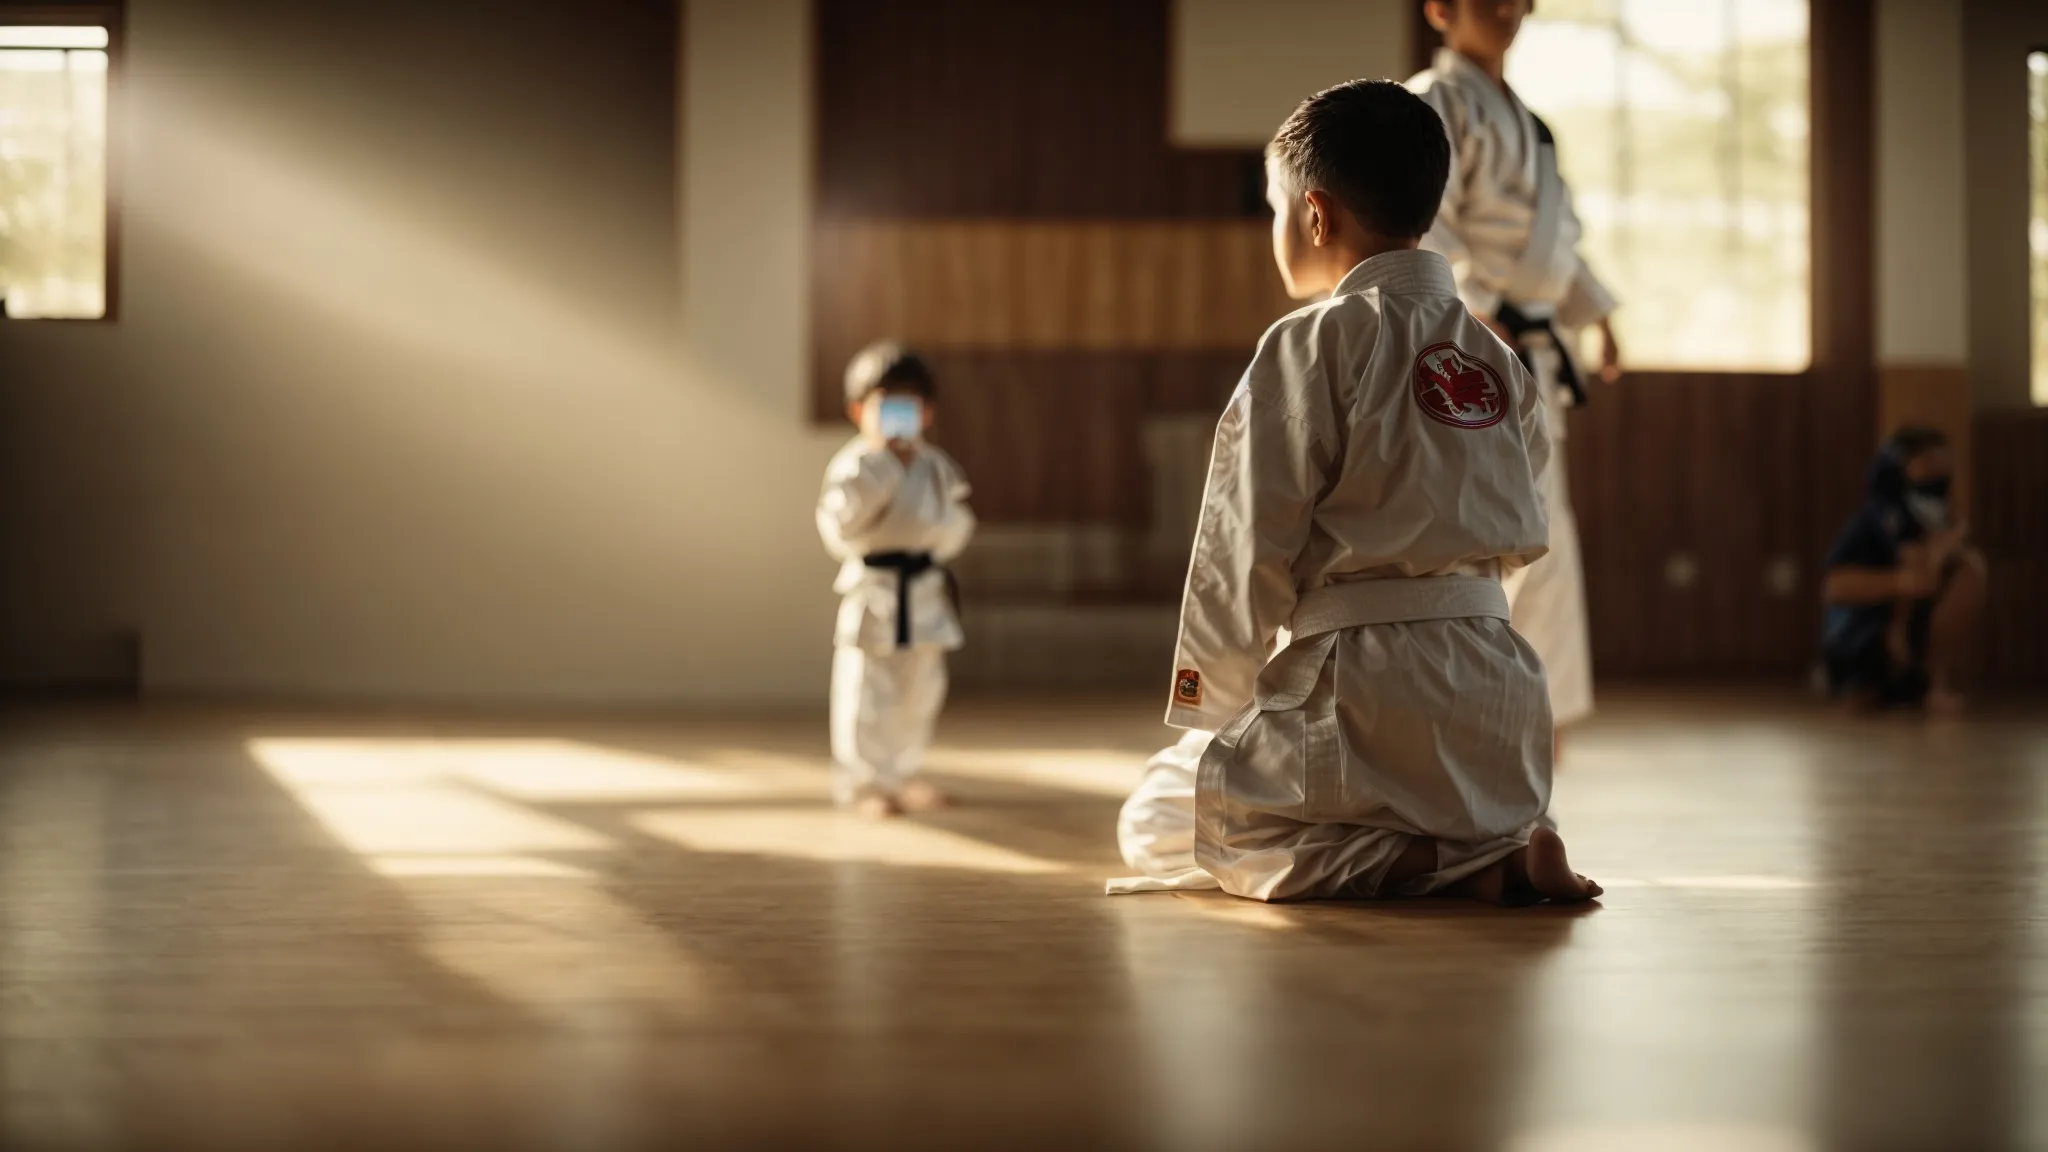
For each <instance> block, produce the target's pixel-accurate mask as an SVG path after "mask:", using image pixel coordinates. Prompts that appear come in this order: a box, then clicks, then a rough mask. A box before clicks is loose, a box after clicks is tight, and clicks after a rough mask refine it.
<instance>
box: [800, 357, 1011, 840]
mask: <svg viewBox="0 0 2048 1152" xmlns="http://www.w3.org/2000/svg"><path fill="white" fill-rule="evenodd" d="M937 392H938V387H937V384H936V382H935V381H934V380H933V378H932V373H931V369H929V368H927V367H926V366H925V363H924V361H922V360H920V359H918V358H917V357H916V356H914V355H912V354H911V353H909V352H907V351H905V350H904V349H903V348H901V347H899V346H897V345H895V344H889V343H881V344H875V345H872V346H870V347H868V348H867V349H865V350H863V351H862V352H861V353H860V354H859V355H858V356H855V357H854V358H853V362H852V363H851V364H849V365H847V368H846V415H847V418H848V419H850V420H852V421H853V422H854V424H855V425H856V426H857V427H859V429H860V435H859V436H857V437H855V438H854V440H853V442H852V443H850V444H848V445H847V446H846V447H845V448H843V449H841V450H840V451H839V453H838V455H836V456H834V457H832V462H831V463H830V464H829V465H827V466H826V468H825V484H824V489H823V491H822V492H820V493H819V495H818V535H819V536H821V537H823V538H824V541H825V550H826V551H827V552H830V553H831V554H832V558H833V559H835V560H838V561H839V562H840V569H839V579H838V580H837V581H836V582H835V583H834V584H833V589H834V590H835V591H837V592H839V593H841V594H842V596H843V599H842V600H841V602H840V605H839V624H838V628H837V631H836V632H835V634H834V637H833V643H834V645H835V651H834V653H833V657H832V721H831V723H832V759H833V765H834V777H833V794H834V797H835V799H836V800H837V801H838V802H839V804H840V805H841V806H844V807H851V808H854V809H856V810H858V811H860V812H861V813H862V814H864V815H868V816H876V817H881V816H893V815H896V814H897V813H899V812H903V811H906V810H911V811H915V810H921V809H928V808H936V807H940V806H943V805H944V804H945V803H946V798H945V796H944V795H943V794H942V793H941V792H939V790H938V789H937V788H935V787H933V786H932V784H931V783H930V782H929V781H926V780H923V779H921V778H920V777H919V776H918V768H919V767H920V765H921V764H922V763H923V760H924V753H925V748H926V747H927V746H928V745H929V744H930V743H931V738H932V726H933V724H934V723H935V722H936V721H937V720H938V715H939V709H940V708H941V707H942V706H943V705H944V704H945V702H946V653H947V652H949V651H952V650H954V649H957V648H959V647H960V644H961V633H960V618H959V614H958V611H957V608H956V605H955V597H954V595H953V592H952V587H953V585H952V578H951V575H950V574H949V573H947V571H946V570H945V568H944V567H943V566H944V565H945V564H946V563H947V562H948V561H950V560H952V559H953V558H954V557H956V556H958V555H959V554H960V553H961V551H962V550H964V549H965V548H966V547H967V541H968V538H969V537H971V536H973V534H974V514H973V513H972V512H970V511H968V508H967V496H968V487H967V479H966V477H965V476H964V475H963V474H962V473H961V471H960V466H959V465H958V464H956V463H954V462H953V458H952V457H950V456H948V455H946V454H945V453H944V452H941V451H940V450H939V449H937V448H936V447H934V446H932V445H931V444H929V443H927V442H926V441H925V440H924V437H923V432H924V430H925V429H926V428H928V427H930V425H931V421H932V411H933V402H934V400H935V399H936V396H937Z"/></svg>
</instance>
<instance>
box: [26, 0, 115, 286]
mask: <svg viewBox="0 0 2048 1152" xmlns="http://www.w3.org/2000/svg"><path fill="white" fill-rule="evenodd" d="M109 40H110V37H109V33H108V29H107V28H105V27H98V26H91V25H75V24H66V25H17V24H9V23H7V22H6V9H5V8H4V7H0V303H4V305H5V307H6V309H7V315H8V316H9V317H12V318H15V319H28V318H38V319H98V318H100V317H104V316H105V315H107V303H108V291H107V286H108V285H107V282H108V276H107V268H108V260H107V257H108V243H107V241H108V235H107V234H108V226H107V225H108V217H107V56H108V47H109Z"/></svg>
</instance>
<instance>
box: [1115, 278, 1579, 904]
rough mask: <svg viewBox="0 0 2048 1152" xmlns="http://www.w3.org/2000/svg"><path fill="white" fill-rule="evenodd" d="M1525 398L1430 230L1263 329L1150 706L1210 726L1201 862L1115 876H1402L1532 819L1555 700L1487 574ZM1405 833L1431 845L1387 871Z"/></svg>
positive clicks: (1528, 422) (1222, 441)
mask: <svg viewBox="0 0 2048 1152" xmlns="http://www.w3.org/2000/svg"><path fill="white" fill-rule="evenodd" d="M1544 423H1545V421H1544V415H1543V404H1542V401H1541V398H1540V397H1539V396H1538V395H1537V393H1536V390H1535V388H1534V385H1533V382H1532V381H1531V380H1530V378H1529V375H1528V373H1527V372H1526V371H1525V370H1524V369H1523V368H1522V367H1521V365H1520V363H1519V362H1517V361H1516V360H1515V359H1514V356H1513V354H1512V353H1511V352H1510V351H1509V350H1508V349H1507V348H1506V347H1504V346H1503V345H1502V344H1501V343H1500V341H1499V340H1497V339H1495V338H1494V336H1493V335H1492V333H1490V332H1489V331H1487V329H1486V328H1485V327H1484V326H1483V325H1481V324H1480V323H1479V321H1478V320H1476V319H1474V318H1473V316H1472V314H1471V313H1470V312H1469V311H1468V310H1467V309H1466V307H1465V305H1464V304H1463V303H1462V302H1461V301H1460V300H1459V299H1458V295H1457V285H1456V282H1455V281H1454V280H1453V278H1452V275H1451V269H1450V266H1449V265H1448V264H1447V263H1445V261H1444V259H1443V257H1441V256H1438V255H1436V254H1435V253H1431V252H1392V253H1387V254H1384V255H1381V256H1375V257H1373V258H1372V259H1370V260H1367V261H1365V262H1364V263H1362V264H1360V265H1359V266H1358V267H1356V268H1354V269H1352V270H1351V272H1350V274H1349V275H1347V276H1346V277H1345V278H1344V280H1343V282H1342V283H1341V284H1340V285H1339V286H1338V288H1337V291H1336V293H1335V294H1334V295H1333V296H1332V297H1331V298H1330V299H1329V300H1327V301H1324V302H1322V303H1320V304H1315V305H1312V306H1310V307H1307V308H1304V309H1301V310H1300V311H1298V312H1295V313H1293V314H1292V315H1290V316H1288V317H1286V318H1285V319H1282V320H1281V321H1280V322H1279V323H1277V324H1275V325H1274V326H1273V327H1272V328H1271V329H1270V330H1268V331H1267V333H1266V335H1265V336H1264V337H1263V338H1262V339H1261V340H1260V342H1259V349H1258V352H1257V354H1256V355H1255V356H1254V358H1253V360H1252V364H1251V367H1250V368H1249V369H1247V370H1246V372H1245V376H1244V379H1243V381H1242V382H1240V383H1239V385H1238V388H1237V391H1236V392H1235V393H1234V394H1233V395H1232V397H1231V400H1230V403H1229V405H1228V407H1226V408H1225V410H1224V413H1223V418H1222V420H1221V421H1220V422H1219V424H1218V425H1217V429H1216V445H1215V450H1214V454H1213V456H1212V457H1211V460H1210V466H1209V481H1208V488H1207V491H1206V493H1205V495H1204V497H1203V501H1202V518H1201V524H1200V527H1199V529H1198V530H1197V534H1196V538H1195V548H1194V555H1193V558H1192V560H1191V561H1190V563H1189V567H1188V584H1187V591H1186V593H1185V596H1184V599H1183V601H1182V605H1181V628H1180V640H1179V645H1178V648H1177V652H1176V661H1175V675H1174V684H1173V688H1172V701H1173V703H1172V707H1171V708H1170V710H1169V711H1168V714H1167V723H1169V724H1172V725H1174V726H1175V727H1180V728H1187V729H1193V730H1198V731H1202V732H1214V733H1216V735H1215V738H1214V739H1213V740H1211V741H1210V742H1209V743H1208V746H1207V748H1206V750H1204V751H1203V752H1202V755H1201V760H1200V764H1199V767H1198V768H1197V770H1196V787H1195V802H1194V857H1195V862H1196V864H1197V865H1199V869H1200V870H1199V871H1198V872H1195V873H1191V874H1177V875H1170V876H1154V877H1153V882H1151V883H1146V882H1142V881H1129V882H1117V883H1113V884H1112V885H1111V890H1112V891H1138V890H1145V889H1148V888H1158V887H1203V886H1211V887H1213V886H1221V887H1222V888H1224V889H1225V890H1227V891H1229V892H1232V893H1235V894H1237V895H1240V896H1248V897H1253V898H1256V899H1261V900H1283V899H1304V898H1314V897H1339V896H1358V897H1367V896H1378V895H1413V894H1420V893H1423V892H1428V891H1433V890H1435V889H1437V888H1441V887H1444V886H1446V885H1448V884H1451V883H1454V882H1456V881H1457V880H1460V879H1462V878H1464V877H1465V876H1468V875H1470V874H1471V873H1473V872H1476V871H1478V870H1480V869H1482V868H1484V867H1486V866H1487V865H1489V864H1491V863H1493V862H1494V861H1496V860H1499V859H1500V858H1501V857H1503V856H1505V855H1507V854H1508V853H1510V852H1512V851H1514V850H1515V849H1516V848H1518V847H1519V846H1521V845H1522V844H1525V843H1527V841H1528V836H1529V833H1530V832H1531V831H1532V830H1533V829H1534V828H1535V827H1536V826H1537V825H1538V824H1539V822H1540V821H1541V820H1542V819H1543V815H1544V810H1545V809H1546V807H1547V806H1548V804H1549V800H1550V769H1551V763H1550V731H1551V728H1550V708H1549V702H1548V698H1547V696H1546V692H1545V688H1544V680H1543V666H1542V663H1541V661H1539V660H1538V659H1537V657H1536V654H1535V652H1534V651H1533V650H1531V648H1530V647H1529V645H1528V643H1527V642H1526V641H1525V640H1523V639H1522V637H1521V636H1519V635H1518V634H1516V632H1515V631H1514V630H1513V629H1512V628H1510V627H1509V626H1508V623H1507V617H1508V607H1507V598H1506V596H1505V594H1504V593H1503V592H1502V590H1501V587H1500V583H1499V579H1500V573H1501V572H1502V571H1504V570H1512V569H1514V568H1518V567H1520V566H1522V565H1523V564H1526V563H1527V562H1528V561H1530V560H1532V559H1534V558H1536V557H1538V556H1541V555H1542V554H1543V552H1544V539H1545V534H1546V525H1545V520H1544V512H1543V501H1542V498H1541V495H1540V494H1539V491H1538V488H1537V482H1536V477H1537V476H1538V475H1539V474H1540V473H1541V472H1542V471H1543V469H1544V468H1545V467H1546V466H1547V464H1548V461H1549V438H1548V436H1547V435H1546V433H1545V431H1544ZM1283 632H1284V633H1286V636H1285V637H1284V638H1283V637H1282V633H1283ZM1133 803H1134V804H1140V803H1141V802H1140V801H1138V800H1137V799H1135V798H1134V801H1133ZM1163 807H1164V806H1159V805H1149V806H1141V807H1140V808H1139V810H1138V811H1137V812H1136V813H1132V815H1137V816H1141V817H1142V816H1143V815H1145V813H1146V812H1147V811H1150V812H1153V813H1158V812H1160V811H1161V810H1162V808H1163ZM1416 836H1425V837H1429V838H1431V839H1433V840H1435V841H1437V854H1436V867H1435V869H1434V870H1433V871H1431V872H1429V873H1427V874H1425V875H1423V876H1421V877H1419V878H1417V879H1415V880H1413V881H1412V882H1410V883H1408V884H1406V885H1404V886H1402V887H1401V888H1400V890H1399V891H1395V890H1391V889H1383V888H1382V884H1381V881H1382V879H1383V878H1384V876H1385V874H1386V871H1387V868H1388V866H1389V865H1391V864H1392V863H1393V862H1394V861H1395V860H1396V859H1398V858H1399V857H1400V856H1401V854H1402V852H1403V851H1404V850H1405V849H1407V847H1408V846H1409V845H1410V844H1411V843H1412V842H1413V841H1412V838H1413V837H1416ZM1134 846H1135V847H1138V848H1140V849H1141V851H1143V852H1147V853H1151V854H1152V855H1154V856H1155V857H1158V856H1170V855H1171V854H1170V853H1162V852H1160V851H1159V847H1160V846H1159V845H1154V846H1152V847H1150V848H1147V847H1145V846H1144V845H1142V844H1139V843H1137V841H1136V839H1135V838H1128V837H1127V838H1126V848H1127V850H1129V849H1130V848H1131V847H1134ZM1132 863H1133V865H1134V866H1136V867H1141V868H1143V867H1145V866H1146V865H1145V863H1144V861H1143V859H1142V858H1138V859H1133V860H1132Z"/></svg>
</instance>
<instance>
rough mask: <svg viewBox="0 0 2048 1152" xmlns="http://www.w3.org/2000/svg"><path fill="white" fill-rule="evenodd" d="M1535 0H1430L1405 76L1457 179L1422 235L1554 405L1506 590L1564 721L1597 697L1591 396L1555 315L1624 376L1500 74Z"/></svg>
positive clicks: (1608, 300) (1552, 158)
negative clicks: (1525, 561)
mask: <svg viewBox="0 0 2048 1152" xmlns="http://www.w3.org/2000/svg"><path fill="white" fill-rule="evenodd" d="M1530 6H1531V5H1530V0H1428V3H1427V4H1426V5H1425V6H1424V9H1423V13H1424V15H1425V17H1426V18H1427V19H1428V20H1429V22H1430V24H1431V26H1433V27H1434V28H1435V29H1436V30H1437V31H1438V32H1441V33H1442V34H1443V38H1444V46H1443V48H1442V49H1440V50H1439V51H1438V52H1437V54H1436V59H1435V60H1434V61H1433V62H1432V63H1431V65H1430V67H1429V69H1428V70H1427V71H1425V72H1422V73H1420V74H1418V75H1417V76H1415V78H1413V79H1411V80H1410V81H1408V87H1409V88H1411V89H1413V90H1414V91H1415V92H1416V93H1417V94H1418V95H1420V96H1421V97H1422V98H1423V99H1424V100H1426V101H1428V102H1429V105H1430V106H1431V107H1432V108H1435V109H1436V111H1437V114H1438V115H1440V116H1442V117H1443V121H1444V127H1445V129H1446V130H1447V131H1448V132H1449V134H1450V137H1451V179H1450V180H1449V182H1448V183H1447V185H1446V187H1445V190H1444V199H1443V204H1442V206H1441V207H1440V208H1439V209H1438V212H1437V218H1436V222H1435V224H1434V226H1433V227H1431V228H1430V230H1429V233H1428V235H1426V236H1424V237H1423V241H1422V246H1423V247H1424V248H1426V249H1429V250H1430V251H1432V252H1441V253H1443V254H1444V256H1445V257H1446V258H1448V259H1449V260H1450V261H1451V262H1452V265H1453V267H1454V268H1455V270H1456V271H1457V274H1458V294H1459V295H1460V296H1462V297H1463V298H1464V300H1465V303H1466V304H1467V306H1469V307H1470V308H1471V309H1472V311H1473V314H1474V315H1476V316H1478V317H1479V318H1480V319H1481V320H1482V321H1484V322H1485V323H1486V324H1487V326H1488V327H1490V328H1492V329H1493V330H1494V332H1495V334H1496V335H1498V336H1499V337H1500V338H1501V339H1502V340H1504V341H1506V342H1507V344H1508V346H1509V347H1510V348H1513V349H1514V350H1515V353H1516V355H1517V356H1519V357H1520V358H1521V361H1522V363H1523V365H1524V366H1525V367H1527V368H1528V369H1529V371H1530V372H1531V373H1532V374H1533V375H1534V376H1535V377H1536V385H1537V389H1538V391H1539V393H1540V396H1541V399H1542V400H1543V401H1544V402H1545V405H1546V407H1547V408H1548V409H1549V413H1548V415H1549V424H1550V437H1551V441H1552V450H1551V456H1550V467H1549V468H1548V469H1547V470H1546V472H1545V474H1544V475H1542V476H1539V477H1537V480H1538V482H1539V483H1540V484H1541V485H1542V487H1543V496H1544V501H1545V505H1546V511H1547V512H1548V513H1549V516H1550V552H1549V554H1548V555H1546V556H1544V557H1543V558H1542V559H1540V560H1538V561H1536V562H1535V563H1533V564H1531V565H1529V566H1528V567H1527V568H1526V569H1523V570H1522V571H1521V572H1520V573H1517V574H1516V576H1515V577H1514V578H1512V579H1510V580H1509V582H1508V599H1509V602H1510V603H1512V604H1513V606H1514V625H1515V630H1516V631H1518V632H1520V633H1521V634H1522V635H1524V636H1526V637H1528V639H1529V643H1530V644H1531V645H1533V646H1534V647H1535V649H1536V653H1537V655H1539V656H1541V657H1542V658H1543V667H1544V673H1545V675H1546V676H1548V677H1549V681H1550V710H1551V716H1552V718H1553V720H1554V721H1555V722H1556V723H1557V724H1558V725H1559V726H1560V727H1562V726H1565V725H1569V724H1571V723H1573V722H1575V721H1577V720H1580V719H1582V718H1584V717H1585V716H1587V715H1588V714H1590V713H1591V712H1592V711H1593V657H1592V649H1591V645H1590V644H1589V642H1588V638H1587V631H1586V592H1585V574H1584V572H1583V571H1582V565H1581V562H1580V559H1579V529H1578V523H1577V520H1576V519H1575V518H1574V517H1573V515H1572V502H1571V493H1570V490H1569V486H1568V485H1567V484H1566V476H1565V473H1566V471H1567V469H1566V467H1565V451H1564V449H1565V445H1564V436H1565V423H1566V422H1565V412H1566V409H1567V408H1569V407H1570V406H1571V405H1572V404H1574V403H1583V402H1584V401H1585V388H1584V385H1583V384H1582V383H1581V381H1580V379H1579V373H1578V369H1577V366H1576V365H1575V364H1574V363H1573V360H1572V348H1571V346H1570V341H1568V340H1567V339H1563V338H1560V335H1559V329H1563V330H1564V331H1566V332H1571V331H1573V330H1576V329H1579V328H1582V327H1587V326H1591V327H1596V328H1597V329H1598V331H1599V333H1600V336H1601V350H1602V361H1601V367H1600V375H1601V378H1602V379H1603V380H1606V381H1608V382H1612V381H1614V380H1616V379H1618V378H1619V377H1620V373H1621V353H1620V351H1619V348H1618V346H1617V345H1616V344H1615V340H1614V329H1613V327H1612V326H1610V325H1609V324H1608V322H1607V317H1608V314H1609V313H1610V312H1612V311H1613V310H1614V306H1615V301H1614V296H1613V295H1612V294H1611V293H1610V292H1608V290H1607V288H1606V286H1605V285H1603V284H1602V283H1601V282H1600V279H1599V277H1597V276H1595V275H1593V271H1592V269H1590V268H1588V267H1587V266H1586V262H1585V261H1584V260H1582V259H1580V257H1579V253H1578V242H1579V218H1578V215H1577V214H1576V213H1575V212H1574V211H1573V209H1572V196H1571V190H1570V189H1569V188H1567V187H1565V183H1564V178H1563V176H1562V175H1560V174H1559V172H1558V169H1557V147H1556V145H1555V143H1554V142H1553V141H1552V139H1551V135H1550V129H1549V127H1548V126H1546V125H1545V124H1544V123H1543V121H1541V120H1539V119H1537V118H1536V116H1535V114H1534V113H1532V112H1530V111H1529V108H1528V106H1527V105H1525V104H1523V103H1522V101H1521V98H1520V97H1518V96H1516V95H1515V93H1514V91H1513V90H1512V89H1510V88H1509V87H1508V85H1507V79H1506V69H1507V54H1508V49H1509V48H1511V47H1513V45H1514V42H1515V36H1516V35H1517V33H1519V32H1520V31H1521V27H1522V20H1523V18H1524V17H1526V16H1528V14H1529V9H1530Z"/></svg>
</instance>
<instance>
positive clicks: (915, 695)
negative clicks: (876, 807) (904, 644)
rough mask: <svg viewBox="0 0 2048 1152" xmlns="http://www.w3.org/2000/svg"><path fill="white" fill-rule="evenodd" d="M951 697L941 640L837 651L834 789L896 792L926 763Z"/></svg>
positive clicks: (836, 794) (848, 794)
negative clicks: (941, 712)
mask: <svg viewBox="0 0 2048 1152" xmlns="http://www.w3.org/2000/svg"><path fill="white" fill-rule="evenodd" d="M945 703H946V651H945V649H944V648H942V647H941V646H939V645H936V644H919V645H914V646H912V647H908V648H898V649H892V650H889V651H884V652H871V651H868V650H866V649H864V648H858V647H840V648H836V649H834V650H833V654H832V721H831V726H832V764H833V772H832V797H833V799H834V800H835V801H837V802H838V803H840V804H851V803H853V802H854V801H855V800H857V799H859V798H860V797H861V796H863V795H867V794H880V795H884V796H893V795H894V794H895V793H896V791H897V789H899V788H901V787H902V786H903V785H904V784H905V783H907V782H908V781H909V780H910V779H911V778H912V777H914V776H916V775H917V773H918V770H919V769H920V768H921V767H923V765H924V754H925V750H926V749H927V748H929V747H930V746H931V742H932V729H933V726H934V725H935V724H937V722H938V718H939V710H940V709H941V708H943V707H944V706H945Z"/></svg>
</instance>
